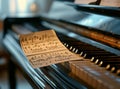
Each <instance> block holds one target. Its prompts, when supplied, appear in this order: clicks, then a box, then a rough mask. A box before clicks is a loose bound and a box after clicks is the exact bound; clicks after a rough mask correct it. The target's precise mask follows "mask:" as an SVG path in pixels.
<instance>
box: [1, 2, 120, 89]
mask: <svg viewBox="0 0 120 89" xmlns="http://www.w3.org/2000/svg"><path fill="white" fill-rule="evenodd" d="M83 7H84V8H86V9H83ZM75 8H76V9H75ZM80 8H81V10H80ZM90 8H93V9H90ZM88 10H90V11H88ZM102 11H106V12H102ZM88 12H89V13H88ZM112 12H113V13H118V14H112ZM119 13H120V9H119V8H117V7H113V8H111V7H106V6H105V7H104V6H103V7H102V6H95V5H76V4H73V3H72V4H71V3H65V4H64V3H60V2H57V1H54V3H53V5H52V7H51V11H50V12H49V14H47V15H45V14H44V15H39V16H36V17H35V16H34V17H29V18H27V17H24V18H18V17H14V18H13V17H8V18H6V19H5V21H4V39H3V44H4V46H5V48H6V49H7V50H8V52H9V53H10V54H11V56H12V58H11V60H12V61H13V62H14V63H15V64H16V66H17V67H19V69H20V70H21V71H22V72H23V74H24V75H25V77H26V79H28V81H29V82H30V84H31V85H32V86H33V88H35V89H39V88H46V89H52V88H54V89H86V88H94V89H118V88H119V87H120V40H119V39H120V31H119V30H120V25H119V24H120V15H119ZM51 28H52V29H54V30H55V31H56V33H57V35H58V37H59V39H60V40H61V41H62V42H63V44H64V45H65V46H66V48H68V49H69V50H70V51H72V52H74V53H77V54H79V55H80V57H83V60H81V61H69V62H65V63H61V64H54V65H51V66H47V67H42V68H37V69H33V68H32V67H31V65H30V64H29V62H28V61H27V59H26V57H25V56H24V54H23V52H22V50H21V47H20V43H19V34H27V33H30V32H36V31H42V30H44V29H45V30H46V29H51Z"/></svg>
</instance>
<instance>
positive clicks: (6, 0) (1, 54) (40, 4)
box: [0, 0, 53, 89]
mask: <svg viewBox="0 0 120 89" xmlns="http://www.w3.org/2000/svg"><path fill="white" fill-rule="evenodd" d="M52 2H53V0H0V40H1V43H0V89H9V75H8V61H9V56H8V54H7V53H6V52H5V50H4V49H3V46H2V34H3V21H4V19H5V18H6V17H8V16H12V15H13V16H14V15H15V16H17V15H18V16H20V17H24V16H28V15H29V16H30V15H34V14H40V13H47V12H48V11H49V9H50V7H51V5H52ZM16 74H17V75H16V77H17V89H32V87H31V86H30V85H29V83H28V82H27V81H26V80H25V78H24V77H23V76H22V74H21V73H20V72H19V70H18V69H17V70H16Z"/></svg>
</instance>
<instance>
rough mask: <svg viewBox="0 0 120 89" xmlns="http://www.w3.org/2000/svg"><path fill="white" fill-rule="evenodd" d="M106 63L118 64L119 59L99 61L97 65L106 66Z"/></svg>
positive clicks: (119, 62)
mask: <svg viewBox="0 0 120 89" xmlns="http://www.w3.org/2000/svg"><path fill="white" fill-rule="evenodd" d="M108 64H120V61H101V62H100V63H99V66H100V67H106V66H107V65H108Z"/></svg>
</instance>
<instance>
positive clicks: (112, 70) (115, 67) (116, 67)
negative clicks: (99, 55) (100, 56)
mask: <svg viewBox="0 0 120 89" xmlns="http://www.w3.org/2000/svg"><path fill="white" fill-rule="evenodd" d="M118 69H120V64H118V65H114V66H113V67H112V68H111V72H117V70H118Z"/></svg>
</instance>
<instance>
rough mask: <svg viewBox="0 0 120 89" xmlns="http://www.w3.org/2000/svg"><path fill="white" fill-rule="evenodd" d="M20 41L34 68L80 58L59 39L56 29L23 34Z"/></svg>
mask: <svg viewBox="0 0 120 89" xmlns="http://www.w3.org/2000/svg"><path fill="white" fill-rule="evenodd" d="M20 43H21V47H22V49H23V51H24V53H25V55H26V57H27V58H28V60H29V62H30V64H31V65H32V66H33V67H34V68H38V67H43V66H48V65H51V64H56V63H60V62H65V61H69V60H78V59H79V56H78V55H76V54H74V53H72V52H70V51H69V50H68V49H67V48H66V47H65V46H64V45H63V44H62V43H61V42H60V41H59V39H58V37H57V35H56V33H55V32H54V30H46V31H40V32H34V33H30V34H22V35H20Z"/></svg>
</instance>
